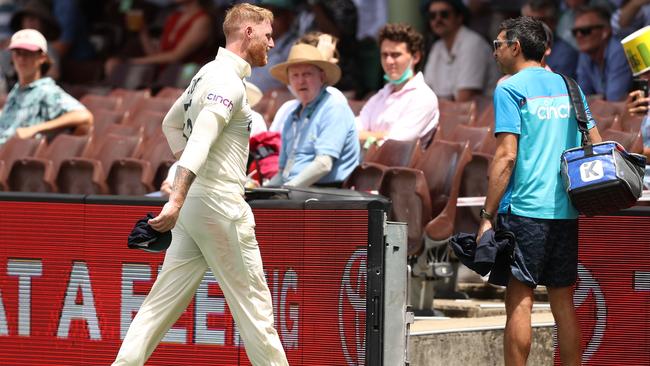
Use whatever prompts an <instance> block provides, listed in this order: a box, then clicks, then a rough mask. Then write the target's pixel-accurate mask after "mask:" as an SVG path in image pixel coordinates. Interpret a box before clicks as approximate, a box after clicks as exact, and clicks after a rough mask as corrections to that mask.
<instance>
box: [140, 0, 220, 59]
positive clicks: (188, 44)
mask: <svg viewBox="0 0 650 366" xmlns="http://www.w3.org/2000/svg"><path fill="white" fill-rule="evenodd" d="M174 3H175V4H176V5H177V6H178V10H176V11H174V12H173V13H171V14H170V15H169V16H168V17H167V18H166V20H165V25H164V27H163V32H162V35H161V37H160V40H158V41H156V40H154V39H152V38H151V36H150V35H149V32H148V30H147V29H146V27H143V28H142V29H140V32H139V37H140V42H141V44H142V49H143V50H144V53H145V55H144V56H142V57H136V58H132V59H130V60H129V61H130V62H131V63H134V64H171V63H188V62H193V63H196V64H198V65H203V64H204V63H206V62H207V61H209V60H210V59H211V58H213V57H214V53H213V52H212V51H213V50H212V49H211V48H210V47H209V45H210V41H211V36H212V33H213V32H214V29H213V24H212V18H211V17H210V15H209V11H208V10H209V9H208V4H209V1H207V0H175V1H174Z"/></svg>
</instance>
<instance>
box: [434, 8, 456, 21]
mask: <svg viewBox="0 0 650 366" xmlns="http://www.w3.org/2000/svg"><path fill="white" fill-rule="evenodd" d="M450 15H451V12H449V10H440V11H435V10H434V11H430V12H429V20H436V18H438V16H440V18H442V19H449V16H450Z"/></svg>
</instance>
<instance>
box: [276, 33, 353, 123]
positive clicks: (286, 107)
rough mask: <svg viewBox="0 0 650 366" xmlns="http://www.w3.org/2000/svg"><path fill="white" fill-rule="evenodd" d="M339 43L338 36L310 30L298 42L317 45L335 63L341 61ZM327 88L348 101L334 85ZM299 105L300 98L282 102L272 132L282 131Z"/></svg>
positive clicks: (327, 58) (327, 59)
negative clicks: (338, 49) (337, 47)
mask: <svg viewBox="0 0 650 366" xmlns="http://www.w3.org/2000/svg"><path fill="white" fill-rule="evenodd" d="M337 43H338V39H337V38H336V37H333V36H332V35H330V34H327V33H322V32H309V33H307V34H305V35H304V36H302V37H300V39H299V40H298V41H297V42H296V44H308V45H312V46H314V47H316V48H317V49H318V50H319V51H320V53H321V54H322V55H323V59H325V60H326V61H329V62H331V63H334V64H337V63H338V62H339V58H338V57H339V56H338V51H337V50H336V45H337ZM326 89H327V91H328V92H329V93H330V94H331V95H332V96H333V97H335V98H338V99H340V100H341V101H344V102H346V103H347V100H348V99H347V98H346V97H345V95H343V93H341V91H340V90H338V89H337V88H335V87H333V86H327V88H326ZM289 90H290V91H292V93H293V94H294V96H295V92H293V90H292V89H291V87H289ZM298 105H300V101H299V100H298V99H292V100H288V101H286V102H285V103H284V104H282V105H281V106H280V108H278V110H277V111H276V112H275V116H274V117H273V123H271V127H269V130H270V131H272V132H282V129H283V128H284V122H285V121H286V120H287V118H288V117H289V114H290V113H291V112H292V111H294V110H295V109H296V108H297V107H298Z"/></svg>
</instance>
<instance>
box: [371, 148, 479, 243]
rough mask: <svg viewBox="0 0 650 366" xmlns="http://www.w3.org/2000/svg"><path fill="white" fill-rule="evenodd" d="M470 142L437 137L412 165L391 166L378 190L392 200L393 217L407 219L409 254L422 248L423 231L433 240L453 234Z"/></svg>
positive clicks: (405, 220)
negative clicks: (445, 139) (448, 140)
mask: <svg viewBox="0 0 650 366" xmlns="http://www.w3.org/2000/svg"><path fill="white" fill-rule="evenodd" d="M470 159H471V152H470V149H469V144H468V143H465V144H461V143H454V142H447V141H434V142H433V143H432V144H431V145H430V146H429V147H428V148H427V149H426V150H425V151H424V152H423V153H422V154H421V155H420V156H419V157H418V158H417V159H416V161H415V162H414V164H413V165H412V166H413V167H412V168H400V167H396V168H389V169H387V171H386V174H385V176H384V179H383V181H382V184H381V187H380V189H379V192H380V193H381V194H382V195H384V196H386V197H390V199H391V201H392V209H391V218H392V219H393V220H396V221H402V222H406V223H408V254H409V255H416V254H418V253H420V252H421V251H422V249H423V239H424V231H425V229H424V228H425V225H426V228H427V229H426V232H427V235H428V236H429V237H430V238H431V239H434V240H438V239H440V240H442V239H445V238H447V237H449V236H451V234H452V231H453V224H454V217H455V216H454V215H455V213H456V200H457V198H458V190H459V189H460V179H461V175H462V172H463V169H464V167H465V165H466V164H467V162H469V160H470Z"/></svg>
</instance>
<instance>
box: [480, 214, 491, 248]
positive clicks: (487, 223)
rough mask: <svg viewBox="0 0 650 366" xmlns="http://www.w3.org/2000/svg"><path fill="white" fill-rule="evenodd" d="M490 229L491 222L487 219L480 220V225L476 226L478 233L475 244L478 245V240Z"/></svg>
mask: <svg viewBox="0 0 650 366" xmlns="http://www.w3.org/2000/svg"><path fill="white" fill-rule="evenodd" d="M490 229H492V221H490V220H488V219H481V223H480V224H479V226H478V232H477V233H476V243H477V244H478V242H479V240H481V237H482V236H483V234H485V232H486V231H488V230H490Z"/></svg>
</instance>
